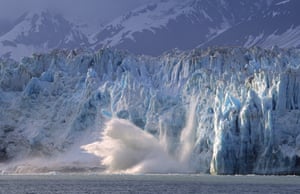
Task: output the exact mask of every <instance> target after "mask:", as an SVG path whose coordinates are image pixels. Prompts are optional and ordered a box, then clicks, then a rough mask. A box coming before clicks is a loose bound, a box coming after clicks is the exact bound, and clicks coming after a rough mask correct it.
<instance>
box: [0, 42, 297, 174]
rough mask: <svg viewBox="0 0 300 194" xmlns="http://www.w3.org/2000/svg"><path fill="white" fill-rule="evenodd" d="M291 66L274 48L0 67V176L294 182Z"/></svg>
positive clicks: (64, 56)
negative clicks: (190, 175)
mask: <svg viewBox="0 0 300 194" xmlns="http://www.w3.org/2000/svg"><path fill="white" fill-rule="evenodd" d="M299 64H300V51H299V49H285V50H284V49H279V48H277V47H275V48H273V49H272V50H264V49H260V48H251V49H245V48H216V49H205V50H204V49H202V50H201V49H196V50H193V51H190V52H178V51H174V52H171V53H166V54H164V55H162V56H160V57H155V58H154V57H147V56H136V55H132V54H128V53H125V52H123V51H114V50H110V49H104V50H100V51H98V52H95V53H85V52H79V51H74V50H72V51H54V52H52V53H49V54H45V55H34V56H33V57H29V58H24V59H23V60H22V62H14V61H10V60H6V61H3V60H2V61H1V62H0V172H1V171H2V172H3V173H5V172H20V173H24V172H48V171H56V170H58V171H70V170H71V171H75V170H76V171H78V170H84V171H89V170H92V171H93V172H94V171H95V169H98V170H99V169H106V170H109V171H110V172H135V173H136V172H138V173H142V172H156V173H157V172H165V173H169V172H204V173H209V172H210V173H216V174H254V173H255V174H300V110H299V108H300V85H299V84H300V65H299ZM84 151H86V152H84Z"/></svg>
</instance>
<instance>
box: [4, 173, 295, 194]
mask: <svg viewBox="0 0 300 194" xmlns="http://www.w3.org/2000/svg"><path fill="white" fill-rule="evenodd" d="M0 193H1V194H19V193H22V194H23V193H26V194H40V193H41V194H44V193H170V194H171V193H172V194H173V193H182V194H186V193H209V194H213V193H265V194H267V193H300V177H296V176H209V175H86V174H85V175H80V174H76V175H0Z"/></svg>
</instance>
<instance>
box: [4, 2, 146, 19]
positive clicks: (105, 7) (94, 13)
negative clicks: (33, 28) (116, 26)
mask: <svg viewBox="0 0 300 194" xmlns="http://www.w3.org/2000/svg"><path fill="white" fill-rule="evenodd" d="M149 1H150V0H0V20H7V19H9V20H13V19H16V18H17V17H19V16H20V15H22V14H23V13H24V12H26V11H28V10H36V9H40V8H47V9H49V10H53V11H56V12H59V13H63V14H64V15H67V16H69V17H73V18H74V17H75V18H76V19H78V20H82V21H103V22H107V21H109V20H111V19H113V18H115V17H117V16H119V15H121V14H124V13H126V12H127V11H129V10H131V9H133V8H135V7H138V6H140V5H142V4H145V3H147V2H149Z"/></svg>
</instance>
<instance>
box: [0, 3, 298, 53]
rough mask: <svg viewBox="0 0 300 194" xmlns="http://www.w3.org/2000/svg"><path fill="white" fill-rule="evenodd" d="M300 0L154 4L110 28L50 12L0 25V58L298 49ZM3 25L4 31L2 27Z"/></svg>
mask: <svg viewBox="0 0 300 194" xmlns="http://www.w3.org/2000/svg"><path fill="white" fill-rule="evenodd" d="M299 9H300V2H299V1H298V0H251V1H248V0H239V1H225V0H153V1H152V2H150V3H149V4H147V5H143V6H141V7H139V8H136V9H134V10H132V11H130V12H128V13H127V14H125V15H121V16H119V17H117V18H116V19H114V20H113V21H111V22H108V23H107V24H106V25H104V26H102V25H103V24H100V23H99V26H92V27H93V28H89V30H88V31H87V30H86V29H85V28H83V27H84V26H86V25H89V26H90V27H91V25H90V24H82V23H78V22H76V21H77V20H72V19H70V18H68V19H67V17H66V16H63V15H59V14H54V13H52V12H50V11H47V10H38V11H33V12H29V13H27V14H24V15H23V16H21V17H20V18H19V19H18V20H17V21H15V22H14V23H12V24H11V23H9V24H8V23H7V22H6V23H5V21H0V27H1V30H0V55H6V56H11V57H12V58H15V59H20V56H27V55H30V54H32V53H33V52H44V51H45V52H46V51H49V50H52V49H56V48H87V49H94V50H97V49H99V48H102V47H114V48H118V49H125V50H129V51H130V52H133V53H137V54H150V55H160V54H162V53H163V52H165V51H168V50H172V49H174V48H178V49H180V50H187V49H193V48H196V47H209V46H245V47H251V46H261V47H266V48H271V47H272V46H275V45H277V46H279V47H298V46H299V45H300V42H299V39H300V38H299V34H300V25H299V20H298V18H300V14H299V12H298V10H299ZM2 26H3V27H2Z"/></svg>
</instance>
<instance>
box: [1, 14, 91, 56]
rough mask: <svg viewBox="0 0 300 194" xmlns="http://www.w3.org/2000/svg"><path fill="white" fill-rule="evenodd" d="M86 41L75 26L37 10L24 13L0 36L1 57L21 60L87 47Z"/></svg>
mask: <svg viewBox="0 0 300 194" xmlns="http://www.w3.org/2000/svg"><path fill="white" fill-rule="evenodd" d="M88 43H89V42H88V38H87V37H86V35H84V33H82V32H81V31H80V28H79V27H78V25H76V24H74V23H72V22H70V21H68V20H66V19H65V18H64V17H63V16H62V15H59V14H53V13H51V12H50V11H47V10H46V11H45V10H37V11H33V12H29V13H25V14H24V15H22V16H21V17H20V18H18V19H17V20H16V21H15V22H14V23H13V24H12V26H11V28H8V29H6V32H2V34H1V36H0V48H1V49H0V55H4V56H6V57H11V58H14V59H20V58H21V57H24V56H29V55H31V54H32V53H35V52H38V53H41V52H47V51H49V50H52V49H57V48H80V47H86V46H88Z"/></svg>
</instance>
